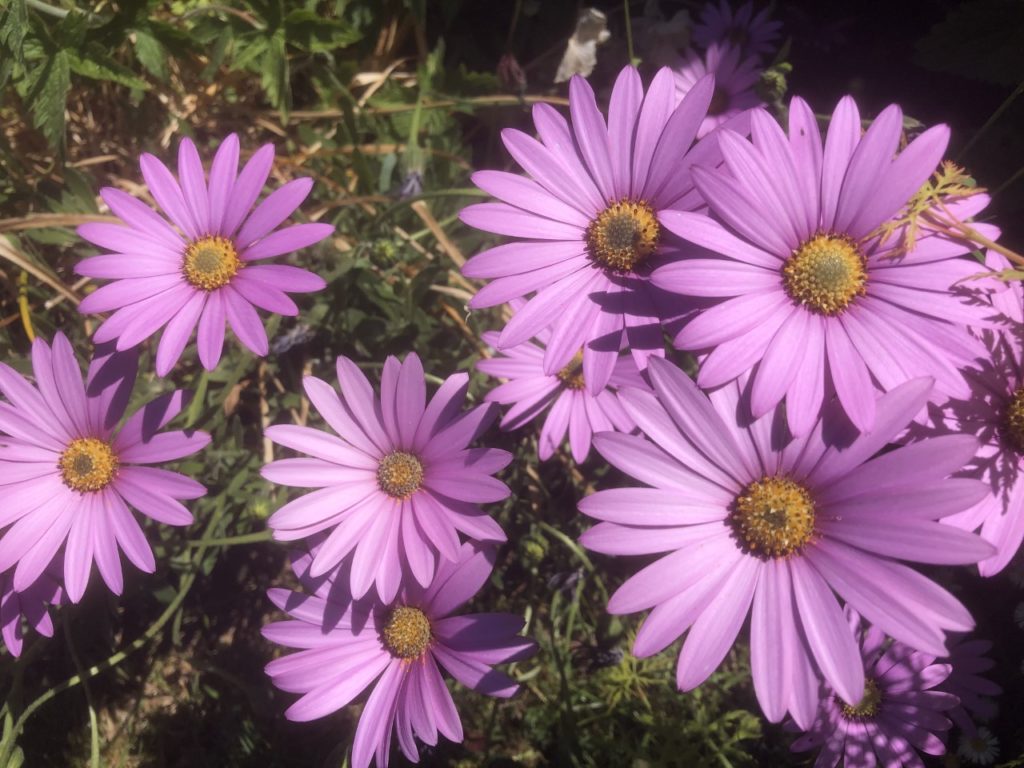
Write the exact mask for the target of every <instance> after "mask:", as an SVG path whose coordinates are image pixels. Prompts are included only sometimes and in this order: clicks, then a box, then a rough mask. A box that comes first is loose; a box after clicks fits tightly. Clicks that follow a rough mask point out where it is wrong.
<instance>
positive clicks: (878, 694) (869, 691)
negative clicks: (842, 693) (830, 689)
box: [837, 677, 882, 720]
mask: <svg viewBox="0 0 1024 768" xmlns="http://www.w3.org/2000/svg"><path fill="white" fill-rule="evenodd" d="M837 702H838V704H839V705H840V707H841V711H842V713H843V717H845V718H846V719H847V720H870V719H872V718H874V717H876V716H877V715H878V708H879V706H880V705H881V703H882V691H881V690H880V689H879V687H878V683H876V682H875V681H874V680H873V679H872V678H870V677H869V678H867V679H866V680H865V681H864V696H863V697H862V698H861V700H860V701H859V702H857V704H856V705H850V704H847V703H846V702H845V701H843V700H842V699H837Z"/></svg>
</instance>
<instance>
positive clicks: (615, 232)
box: [585, 199, 661, 272]
mask: <svg viewBox="0 0 1024 768" xmlns="http://www.w3.org/2000/svg"><path fill="white" fill-rule="evenodd" d="M660 236H661V225H660V224H659V223H658V217H657V216H656V215H655V213H654V209H653V208H651V206H650V205H649V204H647V203H645V202H644V201H642V200H628V199H627V200H620V201H619V202H617V203H612V204H611V205H609V206H608V207H607V208H605V209H604V210H603V211H601V213H599V214H598V216H597V218H596V219H594V220H593V221H592V222H590V226H588V227H587V231H586V235H585V240H586V242H587V252H588V253H589V254H590V258H591V259H593V260H594V261H596V262H597V263H598V264H600V265H601V266H602V267H605V268H606V269H609V270H612V271H614V272H630V271H632V270H633V269H635V268H636V267H637V266H639V265H640V264H642V263H643V262H644V261H646V260H647V257H648V256H650V255H651V254H652V253H654V251H655V249H657V247H658V238H659V237H660Z"/></svg>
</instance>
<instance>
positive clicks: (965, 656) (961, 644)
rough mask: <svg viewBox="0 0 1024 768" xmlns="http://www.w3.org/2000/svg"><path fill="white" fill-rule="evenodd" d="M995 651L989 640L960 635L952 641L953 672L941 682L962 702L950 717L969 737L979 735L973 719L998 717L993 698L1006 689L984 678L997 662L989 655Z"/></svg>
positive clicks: (983, 720)
mask: <svg viewBox="0 0 1024 768" xmlns="http://www.w3.org/2000/svg"><path fill="white" fill-rule="evenodd" d="M991 650H992V643H991V641H989V640H977V639H972V640H968V639H967V638H966V637H959V638H956V639H954V640H951V641H950V643H949V658H948V661H949V663H950V664H951V665H952V666H953V672H952V674H950V676H949V677H948V678H947V679H946V682H945V683H943V684H942V690H944V691H946V692H948V693H952V694H953V695H954V696H956V697H957V698H958V699H959V700H960V703H959V704H958V705H957V706H956V707H954V708H953V709H951V710H950V711H949V717H950V719H952V721H953V722H954V723H956V724H957V725H958V726H959V727H960V729H961V730H962V731H963V732H964V735H965V736H967V737H968V738H973V737H974V736H976V735H977V732H978V727H977V726H976V725H975V723H974V720H975V719H978V720H980V721H982V722H987V721H988V720H991V719H992V718H993V717H995V716H996V703H995V701H994V697H996V696H998V695H999V694H1001V693H1002V692H1003V689H1002V688H1001V687H999V686H998V685H996V684H995V683H993V682H992V681H991V680H989V679H988V678H987V677H982V676H981V673H982V672H988V671H989V670H991V669H992V668H993V667H995V665H996V663H995V662H994V661H993V660H992V659H990V658H989V657H988V654H989V652H990V651H991Z"/></svg>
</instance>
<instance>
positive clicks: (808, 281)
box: [782, 233, 868, 315]
mask: <svg viewBox="0 0 1024 768" xmlns="http://www.w3.org/2000/svg"><path fill="white" fill-rule="evenodd" d="M867 279H868V276H867V272H866V270H865V259H864V255H863V254H862V253H861V251H860V248H858V247H857V244H856V243H855V242H854V241H853V240H852V239H851V238H849V237H847V236H846V235H834V234H821V233H819V234H817V235H814V237H812V238H811V239H810V240H807V241H806V242H805V243H803V244H802V245H801V246H800V247H799V248H797V249H796V250H795V251H794V252H793V255H792V256H790V257H789V259H787V260H786V263H785V265H784V266H783V267H782V282H783V285H784V287H785V289H786V293H788V294H789V297H790V298H791V299H793V301H795V302H796V303H797V304H802V305H803V306H805V307H807V308H808V309H810V310H811V311H812V312H816V313H818V314H819V315H838V314H840V313H841V312H843V311H844V310H845V309H846V308H847V307H848V306H850V303H851V302H852V301H853V300H854V299H855V298H856V297H857V296H863V295H864V294H865V293H866V289H865V288H864V284H865V283H866V282H867Z"/></svg>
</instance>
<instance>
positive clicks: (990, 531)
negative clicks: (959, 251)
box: [908, 251, 1024, 576]
mask: <svg viewBox="0 0 1024 768" xmlns="http://www.w3.org/2000/svg"><path fill="white" fill-rule="evenodd" d="M986 266H987V267H988V268H989V269H991V270H993V271H1001V270H1003V269H1007V268H1009V266H1010V265H1009V262H1007V261H1006V259H1005V258H1003V257H1002V256H1000V255H999V254H997V253H995V252H991V251H990V252H989V254H988V255H987V257H986ZM974 268H975V270H980V266H975V267H974ZM999 288H1000V290H996V291H993V292H992V293H990V294H989V297H988V298H989V301H990V302H991V306H992V308H993V311H994V312H995V314H996V315H997V316H998V317H999V318H1001V319H1002V320H1003V321H1004V322H1003V323H1002V329H1001V330H1000V331H996V330H985V331H982V332H980V333H978V334H977V335H978V336H979V337H980V338H981V339H982V340H983V343H984V344H985V348H986V351H987V354H986V355H985V357H984V359H979V360H978V361H977V362H976V363H975V364H974V365H973V366H971V367H970V368H966V369H965V376H966V378H967V382H968V384H969V385H970V392H969V396H968V397H964V398H952V397H951V398H948V399H947V400H946V401H945V402H944V403H942V404H941V405H940V406H939V407H938V408H933V409H932V413H931V416H932V418H931V420H930V422H929V423H928V424H927V425H915V426H914V427H913V428H912V429H911V431H910V433H909V435H908V436H909V437H910V438H911V439H915V438H921V437H927V436H930V435H936V434H970V435H974V436H975V437H976V438H978V440H979V441H980V442H981V447H980V448H979V449H978V453H977V455H976V456H975V458H974V461H972V462H971V464H970V465H969V466H968V467H966V468H965V469H964V471H963V472H961V475H963V476H965V477H974V478H978V479H979V480H982V481H983V482H984V483H985V484H986V485H987V486H988V488H989V493H988V494H987V495H986V496H985V498H984V499H982V500H981V501H979V502H978V504H976V505H975V506H974V507H972V508H971V509H968V510H965V511H964V512H961V513H959V514H957V515H952V516H950V517H949V518H948V519H947V520H946V521H945V522H946V523H947V524H949V525H955V526H956V527H958V528H962V529H964V530H965V531H975V530H979V529H980V533H981V535H982V537H983V538H985V539H986V540H988V541H990V542H992V544H994V545H995V546H996V548H997V549H998V551H997V552H996V554H995V555H993V556H992V557H991V558H989V559H988V560H984V561H982V562H981V563H978V570H979V571H980V573H981V575H982V576H994V575H995V574H997V573H999V572H1000V571H1002V570H1003V569H1004V568H1005V567H1006V566H1007V564H1008V563H1009V562H1010V561H1011V560H1012V559H1013V557H1014V555H1015V554H1016V553H1017V551H1018V550H1019V549H1020V546H1021V542H1022V541H1024V463H1022V460H1024V367H1022V366H1024V343H1022V342H1024V304H1022V301H1024V290H1022V287H1021V284H1020V282H1018V281H1015V280H1014V281H1009V282H1008V283H1005V284H1000V286H999Z"/></svg>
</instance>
